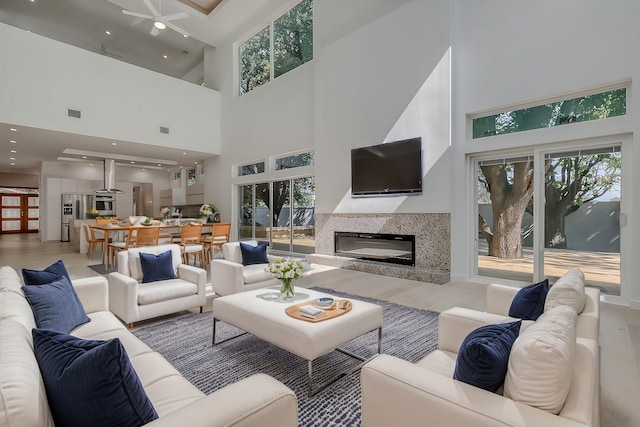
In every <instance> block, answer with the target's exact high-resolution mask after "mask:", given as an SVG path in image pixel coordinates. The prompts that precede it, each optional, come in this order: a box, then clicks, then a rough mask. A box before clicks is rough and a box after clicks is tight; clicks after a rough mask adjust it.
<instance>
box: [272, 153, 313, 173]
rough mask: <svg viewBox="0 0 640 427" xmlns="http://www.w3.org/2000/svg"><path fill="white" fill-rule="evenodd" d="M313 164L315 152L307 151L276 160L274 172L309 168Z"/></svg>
mask: <svg viewBox="0 0 640 427" xmlns="http://www.w3.org/2000/svg"><path fill="white" fill-rule="evenodd" d="M314 163H315V152H313V151H309V152H306V153H301V154H294V155H292V156H287V157H281V158H279V159H276V170H281V169H293V168H299V167H301V166H311V165H313V164H314Z"/></svg>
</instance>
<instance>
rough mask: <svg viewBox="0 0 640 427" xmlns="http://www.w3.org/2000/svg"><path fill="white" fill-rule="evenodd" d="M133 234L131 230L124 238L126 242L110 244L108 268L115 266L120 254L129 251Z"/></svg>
mask: <svg viewBox="0 0 640 427" xmlns="http://www.w3.org/2000/svg"><path fill="white" fill-rule="evenodd" d="M131 234H132V233H131V230H129V232H128V233H127V234H126V236H125V237H124V241H122V242H111V243H109V252H108V255H109V256H108V258H107V261H108V263H107V267H108V266H110V265H115V263H116V258H117V255H118V252H120V251H126V250H127V249H129V243H130V241H131Z"/></svg>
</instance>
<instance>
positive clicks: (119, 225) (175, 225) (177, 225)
mask: <svg viewBox="0 0 640 427" xmlns="http://www.w3.org/2000/svg"><path fill="white" fill-rule="evenodd" d="M191 223H193V224H196V223H197V224H200V223H199V222H195V221H189V222H172V223H165V222H154V223H152V224H151V225H132V224H130V223H127V222H125V221H122V222H116V223H111V224H93V225H90V227H91V228H93V229H94V230H100V231H102V232H103V233H104V242H103V248H105V249H104V250H103V254H102V263H103V264H104V266H105V267H107V264H108V261H109V260H108V256H109V254H108V250H107V248H108V247H109V238H110V236H111V235H112V234H113V233H115V232H119V231H122V232H126V233H131V232H132V231H133V230H136V229H139V228H160V229H163V230H164V229H176V230H178V232H177V233H175V236H176V237H180V232H179V231H180V230H181V228H182V226H184V225H189V224H191ZM212 226H213V224H206V223H205V224H202V234H203V235H206V234H207V232H208V233H209V234H210V233H211V227H212ZM172 234H174V233H172Z"/></svg>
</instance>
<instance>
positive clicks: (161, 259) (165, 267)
mask: <svg viewBox="0 0 640 427" xmlns="http://www.w3.org/2000/svg"><path fill="white" fill-rule="evenodd" d="M140 267H141V268H142V283H149V282H157V281H160V280H169V279H175V278H176V274H175V272H174V271H173V253H172V252H171V250H168V251H166V252H162V253H161V254H158V255H155V254H145V253H143V252H140Z"/></svg>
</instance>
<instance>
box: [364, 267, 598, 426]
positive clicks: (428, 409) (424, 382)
mask: <svg viewBox="0 0 640 427" xmlns="http://www.w3.org/2000/svg"><path fill="white" fill-rule="evenodd" d="M570 271H571V270H570ZM568 273H569V272H568ZM574 273H575V271H574ZM580 274H581V272H580ZM582 277H583V276H582ZM556 283H558V282H556ZM554 286H555V285H554ZM583 289H584V308H583V309H582V310H581V311H580V312H579V314H577V316H576V314H575V312H574V311H571V310H569V311H571V313H573V316H574V318H575V321H574V322H575V323H574V324H573V331H571V333H572V334H573V335H570V336H572V337H575V338H573V339H574V340H575V350H574V354H573V355H572V356H573V357H572V359H571V360H569V363H568V364H565V366H569V368H568V369H567V371H569V374H570V375H569V376H570V385H569V384H567V387H568V394H567V396H566V399H565V400H564V402H563V404H561V406H560V408H561V409H560V410H559V412H558V413H557V414H554V413H552V411H548V410H543V409H540V408H539V407H534V406H531V405H529V404H525V403H522V401H519V400H518V401H517V400H514V399H510V398H507V397H505V396H504V395H503V393H504V390H503V389H502V388H501V389H500V390H498V392H496V393H492V392H490V391H486V390H484V389H481V388H478V387H475V386H473V385H470V384H467V383H465V382H461V381H457V380H454V379H453V374H454V370H455V367H456V359H457V357H458V352H459V350H460V347H461V344H462V342H463V340H464V339H465V337H467V335H468V334H469V333H470V332H471V331H473V330H475V329H476V328H478V327H481V326H484V325H489V324H499V323H507V322H511V321H516V320H518V319H514V318H511V317H509V316H508V313H509V308H510V306H511V302H512V300H513V298H514V296H515V295H516V293H517V292H518V291H519V289H518V288H514V287H509V286H503V285H490V286H489V287H488V288H487V311H486V312H479V311H475V310H470V309H465V308H460V307H455V308H452V309H449V310H446V311H444V312H442V313H441V314H440V316H439V317H438V348H437V350H436V351H434V352H432V353H430V354H428V355H427V356H426V357H424V358H423V359H422V360H420V361H418V362H417V363H410V362H408V361H405V360H401V359H399V358H396V357H393V356H389V355H381V356H379V357H377V358H375V359H374V360H372V361H371V362H369V363H367V364H366V365H365V366H364V367H363V369H362V372H361V386H362V425H363V427H377V426H380V427H383V426H389V425H403V426H407V427H411V426H474V427H481V426H486V427H495V426H531V427H538V426H571V427H578V426H581V427H586V426H589V427H598V426H599V425H600V390H599V387H600V365H599V344H598V332H599V318H600V309H599V307H600V306H599V304H600V292H599V290H598V289H594V288H583ZM550 292H551V291H550ZM547 301H548V299H547ZM565 302H567V303H568V304H571V302H570V301H565ZM547 304H548V302H547ZM578 305H580V304H578ZM546 308H547V307H546V305H545V313H544V314H543V315H542V316H540V318H538V320H537V321H536V322H540V325H542V322H543V316H545V314H546V313H547V310H546ZM567 308H568V307H566V306H563V307H560V309H567ZM574 309H575V307H574ZM534 324H535V322H534V321H524V320H523V321H522V325H521V329H520V338H523V337H524V336H526V335H525V333H526V330H527V328H532V331H533V329H535V328H533V327H532V325H534ZM549 325H552V323H549ZM547 327H549V326H548V325H545V326H544V328H542V329H545V328H547ZM538 329H540V328H538ZM538 333H540V331H538ZM543 333H544V331H543ZM520 338H519V339H520ZM536 339H537V337H536ZM544 341H545V340H544V339H542V340H541V341H540V342H541V343H543V344H542V345H548V347H547V349H549V348H552V347H553V346H552V345H549V342H553V341H549V342H544ZM516 342H517V341H516ZM537 344H538V341H536V344H535V345H537ZM513 345H514V347H513V348H514V349H515V348H516V344H515V343H514V344H513ZM513 351H514V350H513V349H512V352H511V355H510V356H509V370H510V371H509V372H510V373H511V370H512V369H513V374H514V377H513V378H517V376H518V375H520V374H523V375H529V376H530V378H531V377H533V379H534V381H537V384H536V386H537V387H539V388H538V389H537V390H531V392H532V393H533V394H536V393H537V394H540V391H541V390H542V391H544V392H546V391H547V390H549V388H550V389H551V390H550V391H549V392H548V393H547V394H549V395H550V394H552V393H554V392H555V387H553V386H551V383H549V384H547V383H546V382H547V378H548V379H549V382H552V381H556V379H557V378H558V377H560V376H561V375H564V374H566V373H567V372H563V370H562V369H558V370H557V371H553V370H552V372H551V373H549V372H548V371H547V372H539V373H538V372H536V371H535V370H534V369H531V370H530V371H528V372H524V371H525V370H527V369H529V368H530V367H531V366H534V367H537V366H540V365H539V364H537V361H536V360H531V361H530V362H533V363H531V364H530V365H527V366H529V368H526V367H519V366H518V364H517V363H520V362H519V361H518V360H521V359H517V360H512V359H514V352H513ZM527 356H530V357H531V359H533V358H534V357H537V356H535V355H534V352H531V355H529V354H527ZM512 362H513V366H512ZM544 363H547V365H554V362H551V363H549V361H544ZM507 375H508V376H509V374H507ZM545 375H547V376H546V377H545ZM543 378H545V379H543ZM567 382H569V381H567ZM550 386H551V387H550ZM505 387H506V385H505ZM535 388H536V387H532V389H535Z"/></svg>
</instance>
